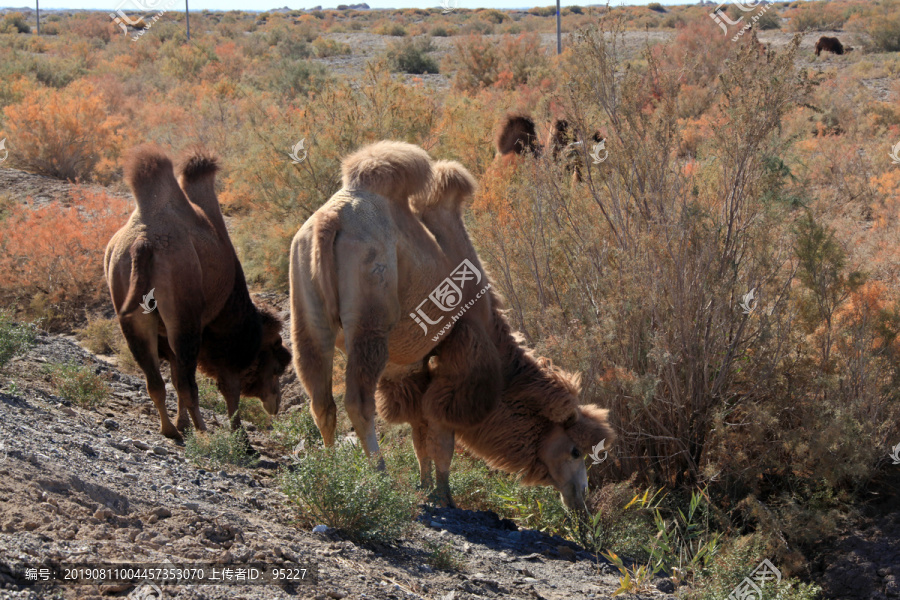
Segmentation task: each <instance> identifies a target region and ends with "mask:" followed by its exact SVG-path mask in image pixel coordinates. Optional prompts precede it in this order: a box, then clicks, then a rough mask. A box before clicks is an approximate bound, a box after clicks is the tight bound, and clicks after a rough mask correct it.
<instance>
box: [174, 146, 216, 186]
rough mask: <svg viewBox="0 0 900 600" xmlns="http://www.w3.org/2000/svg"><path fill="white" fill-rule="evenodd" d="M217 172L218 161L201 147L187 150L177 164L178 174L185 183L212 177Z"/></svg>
mask: <svg viewBox="0 0 900 600" xmlns="http://www.w3.org/2000/svg"><path fill="white" fill-rule="evenodd" d="M218 171H219V159H218V158H217V157H216V156H215V155H214V154H213V153H212V152H210V151H209V150H207V149H205V148H203V147H201V146H194V147H192V148H189V149H188V150H187V151H186V152H185V153H184V154H182V156H181V160H180V161H179V162H178V173H179V175H180V176H181V178H182V179H183V180H184V181H185V182H187V183H194V182H196V181H198V180H201V179H204V178H206V177H214V176H215V174H216V173H217V172H218Z"/></svg>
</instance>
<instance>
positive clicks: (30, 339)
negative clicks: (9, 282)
mask: <svg viewBox="0 0 900 600" xmlns="http://www.w3.org/2000/svg"><path fill="white" fill-rule="evenodd" d="M34 330H35V327H34V325H33V324H31V323H16V322H15V321H13V318H12V313H11V312H8V311H5V310H0V369H3V368H4V367H5V366H6V363H8V362H9V361H11V360H12V359H13V358H14V357H16V356H18V355H19V354H22V353H23V352H25V351H26V350H28V348H30V347H31V346H32V345H33V344H34Z"/></svg>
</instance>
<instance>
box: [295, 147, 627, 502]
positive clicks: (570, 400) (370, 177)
mask: <svg viewBox="0 0 900 600" xmlns="http://www.w3.org/2000/svg"><path fill="white" fill-rule="evenodd" d="M343 184H344V187H343V189H342V190H340V191H339V192H338V193H337V194H335V195H334V196H333V197H332V198H331V199H330V200H329V201H328V202H327V203H326V204H325V205H324V206H322V207H321V208H320V209H319V210H318V211H316V213H315V214H314V215H313V216H312V217H310V219H309V220H308V221H307V222H306V223H305V224H304V225H303V227H301V229H300V231H299V232H298V233H297V235H296V236H295V237H294V241H293V244H292V246H291V269H290V274H291V283H290V288H291V315H292V319H291V322H292V337H293V344H294V357H295V368H296V370H297V373H298V374H299V376H300V378H301V380H302V382H303V385H304V387H305V388H306V390H307V392H308V393H309V395H310V397H311V399H312V412H313V416H314V418H315V420H316V424H317V425H318V427H319V429H320V431H321V432H322V436H323V438H324V441H325V444H326V445H327V446H331V445H332V444H333V443H334V434H335V421H336V416H335V413H336V408H335V404H334V399H333V396H332V380H331V373H332V364H333V358H334V347H335V346H338V347H339V348H341V349H344V350H345V351H346V352H347V354H348V360H347V372H346V392H345V395H344V404H345V406H346V408H347V412H348V414H349V415H350V420H351V422H352V423H353V426H354V429H355V430H356V433H357V435H358V436H359V438H360V440H361V441H362V444H363V447H364V448H365V450H366V451H367V452H368V453H370V454H372V453H377V452H378V443H377V439H376V437H375V424H374V412H375V391H376V387H377V389H378V395H379V400H378V405H379V408H380V410H381V413H382V416H384V417H385V418H386V419H388V420H390V421H394V422H396V421H408V422H411V423H412V424H413V443H414V446H415V449H416V455H417V456H418V458H419V465H420V470H421V473H420V474H421V477H422V483H423V484H425V485H430V481H431V477H430V474H431V461H432V460H434V461H435V462H436V468H437V480H438V486H439V490H438V491H439V493H440V495H441V496H442V497H443V500H444V501H445V502H446V503H448V504H452V499H451V498H450V493H449V487H448V483H447V482H448V481H449V479H448V477H449V469H450V460H451V458H452V454H453V446H454V431H459V432H460V436H461V439H462V440H463V442H464V443H470V444H471V448H472V451H473V452H475V453H476V454H478V455H479V456H482V457H485V458H487V459H488V460H489V461H492V462H493V464H496V465H497V466H498V467H499V468H507V469H512V468H513V466H514V465H520V466H521V468H525V462H528V461H531V462H530V467H529V468H528V470H527V473H526V479H527V481H529V482H531V483H549V484H552V485H554V486H556V487H557V489H559V490H560V491H561V492H562V493H563V495H564V498H565V499H566V502H567V503H568V504H570V505H571V506H573V507H577V506H579V503H582V504H583V495H584V488H585V486H586V484H587V475H586V471H585V467H584V461H583V457H584V452H585V451H587V449H589V447H590V446H585V445H584V444H585V442H586V440H587V439H588V438H590V439H591V440H593V438H594V437H596V435H589V434H588V431H590V432H591V433H592V434H603V436H605V437H606V438H607V440H608V441H610V442H611V441H612V437H613V436H612V432H611V431H609V429H608V426H607V425H606V417H605V413H603V411H601V409H599V408H597V407H582V408H579V407H578V405H577V403H578V401H577V389H575V388H574V387H572V385H569V384H572V383H574V382H573V380H571V379H567V377H566V376H563V374H561V372H559V371H557V370H554V369H552V368H550V367H549V366H540V365H539V364H538V363H537V362H536V361H535V360H534V359H532V358H530V355H528V354H527V353H526V352H525V351H524V350H522V349H521V348H520V347H519V346H518V344H517V343H516V342H515V340H514V339H513V338H512V337H511V334H508V333H507V335H506V336H505V337H504V334H503V333H502V332H503V327H504V326H505V321H504V320H502V319H501V320H500V321H498V319H497V315H498V314H499V313H498V310H499V307H498V306H497V303H498V302H499V300H498V298H497V297H496V296H495V295H494V294H492V293H490V282H489V278H488V277H487V274H486V273H485V271H484V268H483V267H482V266H481V263H480V261H479V259H478V256H477V254H476V253H475V251H474V248H473V247H472V244H471V241H470V239H469V236H468V233H467V232H466V229H465V225H464V224H463V219H462V210H463V206H464V203H465V202H466V201H467V200H469V198H470V197H471V196H472V194H473V193H474V190H475V182H474V180H473V179H472V177H471V175H470V174H469V173H468V171H466V170H465V169H464V168H463V167H462V166H461V165H459V164H458V163H454V162H445V161H439V162H437V163H432V162H431V160H430V158H429V156H428V155H427V154H426V153H425V152H424V151H423V150H422V149H420V148H418V147H416V146H412V145H410V144H405V143H401V142H378V143H376V144H372V145H370V146H367V147H365V148H363V149H361V150H359V151H358V152H356V153H354V154H353V155H351V156H349V157H347V158H346V159H345V160H344V162H343ZM498 332H500V333H498ZM513 346H515V347H514V348H513ZM498 402H500V404H498ZM510 402H512V403H513V404H510ZM516 402H518V403H520V406H519V407H518V408H516V406H515V405H514V403H516ZM510 411H512V412H510ZM486 423H493V424H494V427H493V428H492V429H485V428H484V425H485V424H486ZM504 423H506V425H507V429H506V430H505V431H504V430H503V429H502V428H501V426H502V425H503V424H504ZM475 432H483V433H484V435H479V434H478V433H475ZM603 436H601V438H599V439H596V440H593V442H592V443H593V444H596V443H599V442H600V441H601V439H602V437H603ZM576 450H577V452H576ZM523 456H525V457H527V458H526V459H523ZM518 468H519V467H516V469H518Z"/></svg>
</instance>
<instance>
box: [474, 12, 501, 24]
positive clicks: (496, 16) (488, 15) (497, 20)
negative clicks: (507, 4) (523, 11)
mask: <svg viewBox="0 0 900 600" xmlns="http://www.w3.org/2000/svg"><path fill="white" fill-rule="evenodd" d="M475 14H476V15H477V16H478V18H479V19H483V20H485V21H487V22H489V23H493V24H495V25H500V24H501V23H503V21H506V20H507V19H508V18H509V17H508V16H507V15H506V13H504V12H501V11H499V10H497V9H495V8H485V9H481V10H478V11H476V13H475Z"/></svg>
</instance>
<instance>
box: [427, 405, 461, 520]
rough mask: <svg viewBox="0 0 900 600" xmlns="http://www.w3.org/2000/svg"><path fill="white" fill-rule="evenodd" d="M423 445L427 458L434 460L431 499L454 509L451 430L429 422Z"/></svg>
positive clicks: (452, 435) (453, 441) (453, 445)
mask: <svg viewBox="0 0 900 600" xmlns="http://www.w3.org/2000/svg"><path fill="white" fill-rule="evenodd" d="M425 438H426V439H425V443H426V446H427V448H428V456H430V457H431V458H432V459H434V467H435V474H436V476H437V477H436V479H437V485H435V489H434V494H433V497H434V498H435V501H436V502H438V503H439V504H441V505H443V506H449V507H450V508H456V503H455V502H453V497H452V496H451V495H450V463H451V461H453V450H454V447H455V439H454V434H453V430H452V429H450V428H448V427H446V426H444V425H441V424H439V423H436V422H434V421H431V422H429V423H428V429H427V435H426V436H425Z"/></svg>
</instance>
